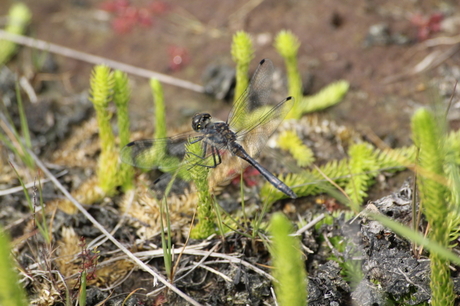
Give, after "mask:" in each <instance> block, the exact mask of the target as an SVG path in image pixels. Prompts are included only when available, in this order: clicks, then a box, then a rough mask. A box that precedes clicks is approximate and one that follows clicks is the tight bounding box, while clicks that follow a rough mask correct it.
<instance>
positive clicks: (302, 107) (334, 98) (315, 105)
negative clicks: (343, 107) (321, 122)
mask: <svg viewBox="0 0 460 306" xmlns="http://www.w3.org/2000/svg"><path fill="white" fill-rule="evenodd" d="M349 88H350V84H349V83H348V82H347V81H345V80H340V81H337V82H334V83H332V84H329V85H327V86H326V87H324V88H323V89H321V90H320V91H319V92H318V93H317V94H315V95H314V96H307V97H302V100H301V101H300V102H299V103H298V106H297V112H299V114H301V115H303V114H306V113H311V112H317V111H320V110H323V109H325V108H328V107H331V106H332V105H335V104H337V103H339V102H340V101H342V99H343V97H344V96H345V94H346V93H347V92H348V89H349Z"/></svg>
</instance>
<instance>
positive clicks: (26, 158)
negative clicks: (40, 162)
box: [0, 83, 35, 170]
mask: <svg viewBox="0 0 460 306" xmlns="http://www.w3.org/2000/svg"><path fill="white" fill-rule="evenodd" d="M16 99H17V101H18V112H19V120H20V123H21V135H20V134H19V132H18V131H17V130H16V128H15V126H14V123H13V120H11V118H10V117H9V116H8V112H7V111H5V112H4V114H5V115H6V116H5V117H7V118H5V119H4V120H8V121H9V123H10V124H9V126H10V127H9V129H10V130H9V131H8V130H4V131H5V134H6V135H5V134H3V133H0V141H2V142H3V143H4V144H5V145H6V146H7V147H8V148H9V149H10V150H11V151H12V152H13V153H14V154H15V155H16V156H17V157H19V159H20V160H21V161H22V162H23V163H24V165H26V166H27V167H28V168H29V169H31V170H35V162H34V160H33V158H32V156H30V154H29V153H28V151H27V150H32V140H31V137H30V132H29V125H28V123H27V117H26V113H25V110H24V105H23V103H22V97H21V92H20V88H19V85H18V83H16ZM2 127H3V126H2ZM7 128H8V127H3V129H7ZM7 135H8V136H9V137H10V138H8V136H7ZM21 136H22V139H24V141H23V140H22V139H21Z"/></svg>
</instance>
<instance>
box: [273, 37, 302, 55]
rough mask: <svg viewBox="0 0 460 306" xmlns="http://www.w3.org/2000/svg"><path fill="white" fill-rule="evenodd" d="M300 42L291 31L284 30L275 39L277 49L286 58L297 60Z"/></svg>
mask: <svg viewBox="0 0 460 306" xmlns="http://www.w3.org/2000/svg"><path fill="white" fill-rule="evenodd" d="M299 47H300V41H299V39H298V38H297V36H296V35H294V34H293V33H292V32H291V31H286V30H283V31H281V32H279V33H278V35H277V36H276V38H275V48H276V50H277V51H278V53H280V54H281V56H282V57H284V58H296V57H297V52H298V50H299Z"/></svg>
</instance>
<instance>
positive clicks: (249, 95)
mask: <svg viewBox="0 0 460 306" xmlns="http://www.w3.org/2000/svg"><path fill="white" fill-rule="evenodd" d="M273 70H274V68H273V63H272V61H271V60H269V59H263V60H261V61H260V63H259V67H257V70H256V72H255V73H254V75H253V77H252V79H251V82H250V83H249V86H248V88H247V89H246V90H245V91H244V93H243V94H242V95H241V96H240V97H239V98H238V100H236V101H235V103H234V105H233V108H232V110H231V111H230V114H229V115H228V119H227V123H228V125H229V126H230V127H232V128H233V130H234V131H235V132H238V131H240V130H242V129H244V127H245V126H247V125H248V120H247V119H246V117H247V114H249V113H251V112H252V111H253V110H255V109H257V108H259V107H261V106H262V105H267V101H268V99H270V94H271V88H272V78H273Z"/></svg>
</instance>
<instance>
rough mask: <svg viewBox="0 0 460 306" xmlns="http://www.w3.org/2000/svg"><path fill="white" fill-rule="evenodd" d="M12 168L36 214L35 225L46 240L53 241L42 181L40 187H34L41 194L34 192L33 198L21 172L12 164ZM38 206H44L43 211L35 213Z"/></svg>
mask: <svg viewBox="0 0 460 306" xmlns="http://www.w3.org/2000/svg"><path fill="white" fill-rule="evenodd" d="M12 168H13V171H14V173H15V174H16V177H17V178H18V180H19V184H21V187H22V191H23V192H24V195H25V197H26V200H27V204H29V210H30V212H31V213H32V214H33V215H34V218H35V225H36V226H37V228H38V230H39V231H40V233H41V234H42V236H43V238H44V239H45V241H46V242H47V243H51V239H52V236H51V234H50V232H49V229H48V222H47V220H46V215H45V204H44V203H43V196H42V188H41V184H40V182H39V187H38V188H35V187H34V189H35V190H34V193H36V192H37V191H38V193H39V194H38V195H37V194H34V198H33V199H31V198H30V195H29V191H28V189H27V187H26V185H25V184H24V182H23V180H22V179H21V177H20V176H19V173H18V172H17V171H16V168H14V167H13V166H12ZM37 198H38V199H39V201H40V203H37V202H36V200H37ZM36 206H40V207H41V208H42V211H41V213H38V214H37V213H35V207H36Z"/></svg>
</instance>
